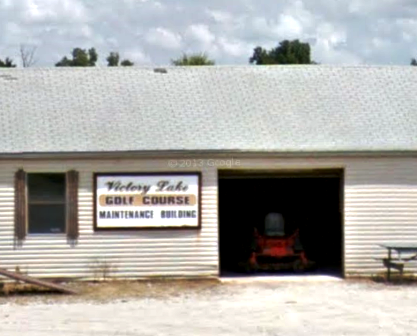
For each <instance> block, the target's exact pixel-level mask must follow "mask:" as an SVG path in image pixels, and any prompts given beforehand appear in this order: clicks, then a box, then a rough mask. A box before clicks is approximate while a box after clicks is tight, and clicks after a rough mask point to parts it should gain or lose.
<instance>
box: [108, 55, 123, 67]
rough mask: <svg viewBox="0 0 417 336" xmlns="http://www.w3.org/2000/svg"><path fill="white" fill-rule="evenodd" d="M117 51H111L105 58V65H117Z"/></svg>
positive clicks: (118, 57)
mask: <svg viewBox="0 0 417 336" xmlns="http://www.w3.org/2000/svg"><path fill="white" fill-rule="evenodd" d="M119 59H120V56H119V53H117V52H111V53H110V55H109V56H108V57H107V58H106V61H107V66H118V65H119Z"/></svg>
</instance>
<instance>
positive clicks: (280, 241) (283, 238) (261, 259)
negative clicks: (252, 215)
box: [247, 213, 314, 272]
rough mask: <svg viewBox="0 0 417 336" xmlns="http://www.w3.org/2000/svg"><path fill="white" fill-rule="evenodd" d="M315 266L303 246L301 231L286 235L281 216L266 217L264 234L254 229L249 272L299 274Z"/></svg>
mask: <svg viewBox="0 0 417 336" xmlns="http://www.w3.org/2000/svg"><path fill="white" fill-rule="evenodd" d="M313 264H314V263H313V262H311V261H309V260H308V259H307V257H306V254H305V252H304V249H303V246H302V245H301V241H300V237H299V229H297V230H295V231H294V232H293V233H292V234H291V235H286V234H285V232H284V219H283V217H282V215H281V214H278V213H270V214H268V215H267V216H266V218H265V230H264V234H259V233H258V230H257V229H256V228H255V229H254V236H253V246H252V253H251V256H250V259H249V261H248V265H247V270H248V271H258V270H260V271H262V270H264V271H271V270H282V269H287V270H288V269H292V270H294V271H297V272H299V271H304V270H306V269H308V268H311V267H312V266H313Z"/></svg>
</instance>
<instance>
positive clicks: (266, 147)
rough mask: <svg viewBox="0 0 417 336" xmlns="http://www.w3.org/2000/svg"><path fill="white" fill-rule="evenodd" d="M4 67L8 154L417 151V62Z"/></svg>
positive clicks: (0, 102)
mask: <svg viewBox="0 0 417 336" xmlns="http://www.w3.org/2000/svg"><path fill="white" fill-rule="evenodd" d="M166 69H167V72H166V73H164V72H155V71H154V69H152V68H142V67H126V68H45V69H42V68H39V69H2V70H0V135H1V141H0V153H3V154H7V153H10V154H13V153H55V152H58V153H62V152H113V151H153V150H155V151H156V150H167V151H170V150H175V151H181V150H186V151H205V150H212V151H217V150H219V151H236V150H237V151H261V152H262V151H268V152H300V151H303V152H316V151H321V152H323V151H324V152H326V151H334V152H336V151H338V152H339V151H341V152H347V151H415V150H417V137H416V134H417V94H416V92H417V67H411V66H410V67H409V66H407V67H392V66H347V67H346V66H322V65H312V66H265V67H262V66H236V67H224V66H215V67H168V68H166Z"/></svg>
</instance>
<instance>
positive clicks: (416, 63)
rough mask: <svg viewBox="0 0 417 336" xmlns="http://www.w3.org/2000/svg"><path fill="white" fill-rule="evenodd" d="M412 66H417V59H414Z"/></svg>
mask: <svg viewBox="0 0 417 336" xmlns="http://www.w3.org/2000/svg"><path fill="white" fill-rule="evenodd" d="M410 65H413V66H416V65H417V60H416V59H415V58H412V59H411V63H410Z"/></svg>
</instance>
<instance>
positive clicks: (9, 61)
mask: <svg viewBox="0 0 417 336" xmlns="http://www.w3.org/2000/svg"><path fill="white" fill-rule="evenodd" d="M15 67H16V64H13V60H12V59H10V58H8V57H6V58H5V59H4V61H3V60H1V59H0V68H15Z"/></svg>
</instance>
